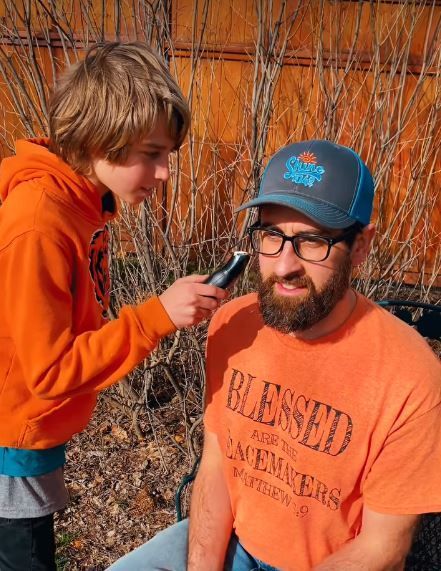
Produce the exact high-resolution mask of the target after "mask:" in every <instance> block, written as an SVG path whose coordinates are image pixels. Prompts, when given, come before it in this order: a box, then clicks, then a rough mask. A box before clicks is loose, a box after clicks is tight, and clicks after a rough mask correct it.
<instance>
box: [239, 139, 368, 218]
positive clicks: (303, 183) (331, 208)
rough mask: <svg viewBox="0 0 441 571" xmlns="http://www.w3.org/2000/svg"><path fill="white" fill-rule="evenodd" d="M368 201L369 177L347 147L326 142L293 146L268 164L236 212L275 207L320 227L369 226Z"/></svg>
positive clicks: (275, 156)
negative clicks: (254, 193) (256, 186)
mask: <svg viewBox="0 0 441 571" xmlns="http://www.w3.org/2000/svg"><path fill="white" fill-rule="evenodd" d="M373 199H374V181H373V178H372V175H371V173H370V171H369V169H368V168H367V166H366V165H365V164H364V162H363V161H362V160H361V158H360V157H359V156H358V155H357V153H356V152H354V151H353V150H352V149H350V148H349V147H343V146H342V145H337V144H336V143H332V142H331V141H324V140H315V141H302V142H300V143H294V144H292V145H288V146H287V147H283V148H282V149H280V150H279V151H278V152H277V153H276V154H275V155H274V156H273V157H272V158H271V160H270V161H269V163H268V165H267V167H266V169H265V171H264V173H263V176H262V181H261V184H260V188H259V193H258V195H257V197H256V198H254V199H253V200H250V201H249V202H246V203H245V204H243V205H242V206H240V207H239V208H237V209H236V212H239V211H240V210H244V209H245V208H251V207H253V206H263V205H264V204H278V205H280V206H287V207H288V208H293V209H294V210H298V211H299V212H302V213H303V214H305V215H306V216H308V218H311V219H312V220H314V221H315V222H317V223H318V224H320V225H322V226H324V227H326V228H336V229H337V228H347V227H348V226H351V225H352V224H354V223H355V222H360V223H361V224H363V225H366V224H368V223H369V221H370V218H371V214H372V202H373Z"/></svg>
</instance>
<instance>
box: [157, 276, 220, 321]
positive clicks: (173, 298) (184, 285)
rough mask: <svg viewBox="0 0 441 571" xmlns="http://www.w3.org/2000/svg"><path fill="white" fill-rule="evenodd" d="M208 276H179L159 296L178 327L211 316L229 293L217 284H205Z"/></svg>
mask: <svg viewBox="0 0 441 571" xmlns="http://www.w3.org/2000/svg"><path fill="white" fill-rule="evenodd" d="M206 279H207V276H197V275H192V276H186V277H185V278H179V279H177V280H176V281H175V283H174V284H172V285H171V286H170V287H169V288H168V289H166V290H165V292H164V293H163V294H161V295H160V296H159V299H160V300H161V303H162V305H163V306H164V309H165V310H166V312H167V313H168V315H169V317H170V319H171V320H172V321H173V323H174V324H175V325H176V327H177V329H182V327H189V326H190V325H195V324H196V323H199V321H202V320H203V319H206V318H207V317H210V316H211V314H212V313H213V311H214V310H215V309H217V308H218V306H219V303H220V301H221V300H222V299H225V298H226V297H227V295H228V293H227V292H226V291H225V290H223V289H221V288H219V287H216V286H213V285H208V284H204V283H203V281H204V280H206Z"/></svg>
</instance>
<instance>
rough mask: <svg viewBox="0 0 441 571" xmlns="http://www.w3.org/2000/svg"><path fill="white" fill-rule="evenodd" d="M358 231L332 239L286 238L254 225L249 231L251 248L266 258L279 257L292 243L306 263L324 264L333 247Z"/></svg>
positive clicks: (306, 235)
mask: <svg viewBox="0 0 441 571" xmlns="http://www.w3.org/2000/svg"><path fill="white" fill-rule="evenodd" d="M357 231H358V230H357V229H356V228H350V229H348V230H346V232H343V234H340V236H338V237H335V238H331V237H330V236H319V235H317V234H310V233H307V232H305V233H303V232H302V233H300V234H296V235H295V236H286V235H285V234H283V232H280V231H279V230H273V229H271V228H265V227H263V226H259V225H257V224H253V225H252V226H250V227H249V228H248V229H247V233H248V236H249V237H250V241H251V247H252V248H253V250H254V251H255V252H256V253H258V254H263V255H264V256H277V254H279V253H280V252H281V251H282V249H283V246H284V245H285V242H291V245H292V247H293V249H294V252H295V253H296V255H297V256H298V257H299V258H301V259H302V260H305V262H323V260H326V258H327V257H328V256H329V252H330V251H331V248H332V246H334V245H335V244H338V243H339V242H343V240H346V239H347V238H349V237H350V236H354V235H355V234H356V233H357Z"/></svg>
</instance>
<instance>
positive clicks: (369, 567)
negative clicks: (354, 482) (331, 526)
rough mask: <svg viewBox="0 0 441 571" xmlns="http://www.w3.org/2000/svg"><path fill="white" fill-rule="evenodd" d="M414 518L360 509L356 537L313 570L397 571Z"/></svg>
mask: <svg viewBox="0 0 441 571" xmlns="http://www.w3.org/2000/svg"><path fill="white" fill-rule="evenodd" d="M418 519H419V516H416V515H387V514H380V513H377V512H374V511H372V510H370V509H369V508H367V507H364V509H363V522H362V528H361V532H360V534H359V535H358V536H357V537H356V538H355V539H354V540H353V541H351V542H349V543H347V544H346V545H345V546H344V547H343V548H342V549H340V550H339V551H337V552H336V553H334V554H333V555H331V556H330V557H328V558H326V559H325V561H323V563H321V564H320V565H318V566H317V567H314V571H401V570H402V569H404V560H405V558H406V555H407V553H408V551H409V549H410V546H411V544H412V537H413V533H414V531H415V528H416V525H417V523H418Z"/></svg>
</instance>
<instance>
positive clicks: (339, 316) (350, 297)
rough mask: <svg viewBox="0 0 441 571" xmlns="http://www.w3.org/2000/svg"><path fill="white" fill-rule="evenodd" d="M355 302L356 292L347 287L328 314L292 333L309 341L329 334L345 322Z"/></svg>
mask: <svg viewBox="0 0 441 571" xmlns="http://www.w3.org/2000/svg"><path fill="white" fill-rule="evenodd" d="M356 304H357V294H356V293H355V291H354V290H353V289H351V288H349V289H347V290H346V293H345V294H344V296H343V297H342V298H341V300H340V301H339V302H338V303H337V305H336V306H335V307H334V309H333V310H332V311H331V313H330V314H329V315H327V316H326V317H325V318H324V319H322V320H321V321H319V322H318V323H315V324H314V325H313V326H312V327H309V328H308V329H305V331H298V332H296V333H293V335H294V336H295V337H298V338H299V339H305V340H309V341H312V340H314V339H319V338H320V337H324V336H325V335H329V333H332V332H333V331H335V330H336V329H338V328H339V327H340V326H341V325H343V323H345V322H346V320H347V319H348V318H349V316H350V315H351V314H352V312H353V311H354V309H355V305H356Z"/></svg>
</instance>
